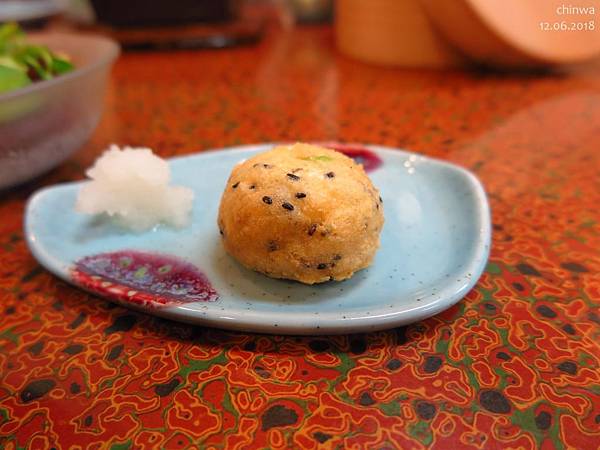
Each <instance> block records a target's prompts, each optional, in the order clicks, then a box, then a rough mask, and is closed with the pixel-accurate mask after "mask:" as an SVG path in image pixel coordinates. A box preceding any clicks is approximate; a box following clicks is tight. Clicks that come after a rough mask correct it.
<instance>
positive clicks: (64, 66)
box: [0, 23, 74, 93]
mask: <svg viewBox="0 0 600 450" xmlns="http://www.w3.org/2000/svg"><path fill="white" fill-rule="evenodd" d="M73 69H74V66H73V64H72V63H71V61H70V60H69V58H68V57H67V56H65V55H59V54H57V53H55V52H53V51H51V50H50V49H49V48H47V47H45V46H43V45H34V44H29V43H28V42H27V38H26V35H25V33H24V32H23V30H21V28H20V27H19V25H17V24H16V23H7V24H4V25H1V26H0V93H3V92H8V91H12V90H14V89H19V88H22V87H25V86H27V85H29V84H31V83H32V82H35V81H40V80H50V79H51V78H54V77H55V76H57V75H61V74H63V73H67V72H70V71H71V70H73Z"/></svg>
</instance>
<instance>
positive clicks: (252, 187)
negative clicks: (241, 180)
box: [248, 185, 256, 189]
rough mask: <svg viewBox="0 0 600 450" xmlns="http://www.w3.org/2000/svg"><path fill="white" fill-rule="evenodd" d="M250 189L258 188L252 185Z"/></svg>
mask: <svg viewBox="0 0 600 450" xmlns="http://www.w3.org/2000/svg"><path fill="white" fill-rule="evenodd" d="M248 189H256V186H254V185H252V186H250V187H249V188H248Z"/></svg>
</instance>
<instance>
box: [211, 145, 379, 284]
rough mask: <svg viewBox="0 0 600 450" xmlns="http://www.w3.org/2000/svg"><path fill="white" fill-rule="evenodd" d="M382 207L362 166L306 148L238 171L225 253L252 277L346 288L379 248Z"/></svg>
mask: <svg viewBox="0 0 600 450" xmlns="http://www.w3.org/2000/svg"><path fill="white" fill-rule="evenodd" d="M383 221H384V218H383V204H382V201H381V197H380V196H379V191H378V190H377V189H376V188H375V187H374V186H373V184H372V183H371V180H370V179H369V177H368V176H367V175H366V173H365V171H364V170H363V168H362V166H361V165H359V164H356V163H355V162H354V160H353V159H351V158H348V157H347V156H345V155H343V154H342V153H339V152H337V151H334V150H330V149H326V148H323V147H318V146H314V145H308V144H294V145H284V146H279V147H276V148H274V149H272V150H270V151H267V152H264V153H261V154H259V155H256V156H254V157H252V158H250V159H248V160H246V161H244V162H242V163H241V164H238V165H237V166H236V167H235V168H234V169H233V171H232V173H231V176H230V177H229V181H228V182H227V186H226V187H225V191H224V192H223V196H222V198H221V205H220V208H219V217H218V225H219V230H220V232H221V238H222V241H223V245H224V247H225V250H226V251H227V252H228V253H229V254H230V255H231V256H233V257H234V258H235V259H237V260H238V261H239V262H240V263H242V264H243V265H244V266H246V267H247V268H249V269H252V270H255V271H258V272H261V273H263V274H265V275H267V276H270V277H273V278H285V279H290V280H297V281H300V282H302V283H306V284H313V283H321V282H324V281H329V280H337V281H340V280H345V279H347V278H350V277H351V276H352V275H353V274H354V273H355V272H356V271H358V270H360V269H363V268H365V267H367V266H369V265H370V264H371V262H372V260H373V257H374V255H375V252H376V251H377V248H378V247H379V234H380V232H381V229H382V227H383Z"/></svg>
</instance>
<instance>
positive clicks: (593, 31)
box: [420, 0, 600, 68]
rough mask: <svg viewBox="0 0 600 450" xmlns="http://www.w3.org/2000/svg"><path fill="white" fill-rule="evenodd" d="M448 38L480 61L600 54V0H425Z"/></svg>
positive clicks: (541, 62)
mask: <svg viewBox="0 0 600 450" xmlns="http://www.w3.org/2000/svg"><path fill="white" fill-rule="evenodd" d="M420 2H421V4H422V5H423V7H424V8H425V10H426V11H427V14H428V17H429V18H430V20H431V21H432V23H434V24H435V26H436V28H437V29H438V30H439V31H440V32H441V33H442V34H443V35H444V36H445V38H446V39H447V40H448V42H451V43H452V44H453V45H454V46H456V47H457V48H459V49H460V51H461V52H463V53H464V54H466V55H467V56H468V57H469V58H471V59H472V60H474V61H475V62H478V63H480V64H485V65H489V66H495V67H502V68H514V67H516V68H527V67H544V66H556V65H560V64H573V63H580V62H584V61H586V60H589V59H592V58H594V57H597V56H598V55H599V54H600V22H598V21H596V17H597V13H598V12H600V2H598V1H597V0H595V1H594V0H592V1H589V2H573V3H571V2H567V1H565V0H526V1H523V0H452V1H439V0H420Z"/></svg>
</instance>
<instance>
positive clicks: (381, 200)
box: [379, 195, 383, 203]
mask: <svg viewBox="0 0 600 450" xmlns="http://www.w3.org/2000/svg"><path fill="white" fill-rule="evenodd" d="M379 203H383V199H382V198H381V195H380V196H379Z"/></svg>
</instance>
